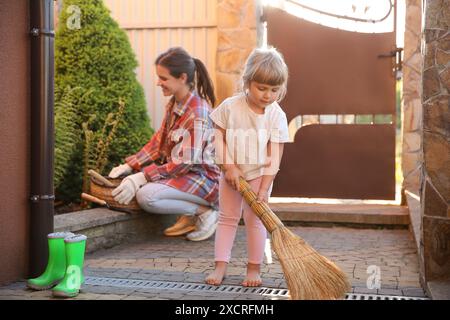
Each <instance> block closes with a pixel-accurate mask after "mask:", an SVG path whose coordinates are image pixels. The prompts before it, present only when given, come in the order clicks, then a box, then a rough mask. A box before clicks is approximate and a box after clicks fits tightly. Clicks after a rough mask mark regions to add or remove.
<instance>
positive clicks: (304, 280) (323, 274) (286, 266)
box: [239, 177, 350, 300]
mask: <svg viewBox="0 0 450 320" xmlns="http://www.w3.org/2000/svg"><path fill="white" fill-rule="evenodd" d="M239 192H240V193H241V194H242V195H243V197H244V199H245V201H246V202H247V203H248V204H249V206H250V207H251V208H252V210H253V211H254V212H255V214H256V215H257V216H258V217H259V218H260V219H261V221H262V223H263V224H264V226H265V227H266V229H267V230H268V231H269V232H270V234H271V237H272V246H273V249H274V251H275V253H276V255H277V257H278V259H279V260H280V263H281V267H282V269H283V274H284V277H285V279H286V284H287V286H288V289H289V292H290V295H291V299H293V300H299V299H304V300H319V299H320V300H322V299H327V300H331V299H340V298H343V297H345V294H346V292H347V291H348V290H349V289H350V284H349V283H348V280H347V276H346V274H345V273H344V272H343V271H342V270H341V269H340V268H339V267H338V266H336V265H335V264H334V263H333V262H331V261H330V260H328V259H327V258H326V257H324V256H322V255H320V254H319V253H318V252H317V251H316V250H314V248H312V247H311V246H310V245H308V244H307V243H306V242H305V241H304V240H303V239H302V238H300V237H299V236H297V235H295V234H294V233H292V232H291V231H290V230H289V229H288V228H286V227H285V226H284V225H283V223H282V222H281V220H280V219H279V218H278V217H277V216H276V214H275V213H273V211H272V210H271V209H270V207H269V206H268V204H266V203H264V202H258V201H257V195H256V193H255V192H254V191H253V190H252V188H251V186H250V185H249V184H248V182H247V181H245V180H244V179H243V178H242V177H240V178H239Z"/></svg>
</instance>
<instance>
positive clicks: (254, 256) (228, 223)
mask: <svg viewBox="0 0 450 320" xmlns="http://www.w3.org/2000/svg"><path fill="white" fill-rule="evenodd" d="M261 179H262V177H259V178H256V179H254V180H251V181H248V183H249V184H250V186H251V187H252V189H253V191H255V192H256V193H258V190H259V185H260V184H261ZM271 191H272V186H271V187H270V190H269V195H270V192H271ZM219 211H220V213H219V223H218V225H217V229H216V236H215V237H216V239H215V261H224V262H229V261H230V256H231V249H232V247H233V242H234V238H235V236H236V230H237V226H238V224H239V221H240V219H241V212H243V216H244V223H245V231H246V233H247V254H248V262H249V263H252V264H261V263H262V262H263V258H264V247H265V244H266V238H267V232H266V228H265V227H264V225H263V224H262V222H261V220H260V219H259V218H258V217H257V216H256V215H255V214H254V213H253V210H252V209H251V208H250V207H249V205H248V204H247V203H246V202H245V200H244V199H243V197H242V195H241V194H240V193H239V192H238V191H236V190H234V189H233V188H232V187H231V186H230V185H229V184H228V183H227V182H226V181H225V178H224V176H223V175H222V176H221V177H220V181H219Z"/></svg>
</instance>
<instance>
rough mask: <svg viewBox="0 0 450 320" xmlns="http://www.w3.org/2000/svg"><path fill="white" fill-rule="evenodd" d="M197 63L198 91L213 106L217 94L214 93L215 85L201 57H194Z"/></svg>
mask: <svg viewBox="0 0 450 320" xmlns="http://www.w3.org/2000/svg"><path fill="white" fill-rule="evenodd" d="M192 59H193V60H194V63H195V69H196V71H197V77H196V82H197V93H198V94H199V96H200V97H202V98H203V99H205V100H208V101H209V103H210V104H211V106H212V107H214V105H215V103H216V96H215V95H214V86H213V83H212V81H211V78H210V77H209V73H208V70H207V69H206V67H205V65H204V64H203V62H202V61H201V60H200V59H197V58H192Z"/></svg>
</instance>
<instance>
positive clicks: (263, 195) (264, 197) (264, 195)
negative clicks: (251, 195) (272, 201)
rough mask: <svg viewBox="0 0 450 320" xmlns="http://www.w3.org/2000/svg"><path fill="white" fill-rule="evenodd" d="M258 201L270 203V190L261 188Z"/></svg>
mask: <svg viewBox="0 0 450 320" xmlns="http://www.w3.org/2000/svg"><path fill="white" fill-rule="evenodd" d="M257 201H258V202H265V203H269V190H266V189H259V191H258V198H257Z"/></svg>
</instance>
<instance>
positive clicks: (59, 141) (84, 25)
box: [55, 0, 153, 201]
mask: <svg viewBox="0 0 450 320" xmlns="http://www.w3.org/2000/svg"><path fill="white" fill-rule="evenodd" d="M63 3H64V4H63V8H62V9H61V13H60V16H59V21H58V27H57V30H56V38H55V105H57V104H60V107H59V110H60V112H61V111H62V110H64V106H65V105H66V106H67V105H74V106H76V111H75V112H74V111H70V109H67V113H66V114H65V116H64V124H63V123H61V124H58V123H55V126H56V128H58V125H60V127H64V126H67V124H68V123H69V122H70V120H69V118H70V117H73V119H72V122H73V125H72V126H69V127H67V128H68V129H71V130H67V131H70V132H73V130H75V132H76V134H75V136H76V137H77V138H76V139H75V138H73V137H74V135H73V133H70V135H71V137H72V138H73V139H68V137H65V138H62V137H59V136H58V134H61V133H62V134H64V135H68V134H69V133H68V132H65V130H64V129H62V130H59V131H58V130H56V137H55V150H59V151H57V152H58V153H59V155H58V157H59V161H55V172H58V175H59V176H58V184H56V183H55V187H56V194H57V197H58V199H60V200H64V201H78V200H79V198H80V193H81V190H82V184H83V181H82V179H83V171H86V170H84V169H86V168H84V169H83V163H84V161H83V160H84V159H83V151H84V149H85V142H86V139H85V131H84V130H83V124H84V125H85V127H86V126H89V130H90V131H92V134H93V136H92V138H93V139H94V141H91V143H94V144H96V145H98V141H99V139H106V138H107V137H106V136H104V137H101V135H102V132H103V131H104V128H105V126H106V125H107V124H108V121H109V120H107V117H108V116H109V117H111V116H113V115H115V114H117V113H118V111H119V110H118V109H119V101H120V100H123V104H124V106H125V107H124V113H123V116H122V117H121V121H120V122H118V125H117V128H115V134H114V139H112V141H111V143H110V145H109V146H108V150H107V155H106V157H107V159H108V161H107V162H106V164H105V165H104V166H103V167H104V169H103V170H102V172H101V173H102V174H106V173H107V172H108V171H109V170H110V169H111V168H112V167H113V166H115V165H117V164H119V163H121V162H123V160H124V157H125V156H127V155H130V154H133V153H135V152H137V151H138V150H139V148H141V147H142V146H143V145H144V144H145V143H146V142H147V141H148V139H149V138H150V137H151V135H152V134H153V130H152V129H151V127H150V119H149V117H148V114H147V111H146V104H145V97H144V92H143V89H142V86H141V85H140V84H139V82H138V81H137V79H136V74H135V69H136V67H137V61H136V57H135V55H134V52H133V50H132V48H131V45H130V43H129V40H128V37H127V35H126V33H125V32H124V31H123V30H121V29H120V28H119V26H118V24H117V23H116V22H115V21H114V20H113V19H112V18H111V16H110V13H109V10H108V9H107V8H106V7H105V5H104V4H103V2H102V1H101V0H64V2H63ZM74 9H75V10H74ZM77 19H78V20H77ZM77 21H79V23H77ZM69 88H77V90H72V91H70V103H65V102H64V101H65V99H67V97H65V95H67V94H68V90H71V89H69ZM55 111H57V110H55ZM55 119H56V121H59V120H60V119H62V117H61V116H60V117H58V116H57V115H56V114H55ZM103 133H105V132H103ZM106 135H108V133H106ZM95 140H97V142H96V141H95ZM63 141H64V142H63ZM68 142H70V143H68ZM64 143H65V145H64ZM67 144H69V145H67ZM66 161H67V162H66ZM91 162H92V161H91ZM92 163H94V162H92ZM58 166H59V167H58ZM55 177H56V175H55ZM55 182H56V181H55Z"/></svg>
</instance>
